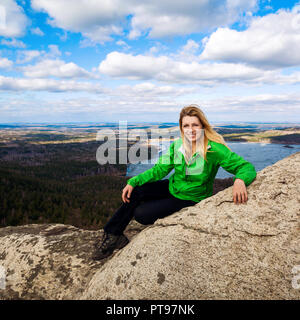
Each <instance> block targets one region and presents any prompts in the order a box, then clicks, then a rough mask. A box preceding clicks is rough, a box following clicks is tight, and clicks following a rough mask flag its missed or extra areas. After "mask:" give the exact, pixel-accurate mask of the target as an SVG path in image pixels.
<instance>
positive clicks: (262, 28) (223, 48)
mask: <svg viewBox="0 0 300 320" xmlns="http://www.w3.org/2000/svg"><path fill="white" fill-rule="evenodd" d="M299 52H300V5H299V6H295V7H294V8H293V9H292V10H291V11H289V10H283V9H281V10H279V11H278V12H277V13H274V14H273V13H272V14H268V15H266V16H263V17H254V18H253V19H252V21H251V24H250V26H249V28H248V29H247V30H245V31H236V30H232V29H229V28H220V29H218V30H217V31H216V32H214V33H213V34H212V35H211V36H210V37H209V39H206V44H205V49H204V51H203V53H202V54H201V59H205V60H218V61H223V62H235V63H247V64H249V65H254V66H258V67H260V68H282V67H289V66H297V65H300V55H299Z"/></svg>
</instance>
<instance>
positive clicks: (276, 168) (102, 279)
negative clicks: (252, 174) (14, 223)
mask: <svg viewBox="0 0 300 320" xmlns="http://www.w3.org/2000/svg"><path fill="white" fill-rule="evenodd" d="M299 189H300V152H298V153H295V154H293V155H291V156H289V157H287V158H285V159H283V160H281V161H278V162H277V163H275V164H274V165H272V166H269V167H267V168H265V169H264V170H262V171H260V172H259V173H258V175H257V178H256V180H254V182H253V183H252V184H251V185H250V186H249V187H247V191H248V202H247V203H246V204H240V205H235V204H234V203H233V201H232V187H229V188H227V189H225V190H223V191H221V192H219V193H217V194H215V195H214V196H212V197H210V198H208V199H205V200H203V201H201V202H199V203H198V204H196V205H195V206H193V207H188V208H184V209H182V210H180V211H179V212H177V213H174V214H173V215H171V216H169V217H166V218H164V219H159V220H157V221H156V222H155V224H153V225H150V226H147V227H145V226H141V225H140V224H139V223H137V222H135V221H132V222H131V223H130V224H129V226H128V228H127V229H126V232H125V233H126V235H127V236H129V238H130V240H131V241H130V243H129V244H128V245H127V246H126V247H124V248H123V249H122V250H119V251H115V253H114V255H113V256H111V257H109V258H107V259H106V260H103V261H100V262H95V261H93V260H92V258H91V257H92V254H93V250H94V243H95V242H96V240H97V239H98V238H99V237H100V236H101V234H102V230H99V231H87V230H80V229H77V228H75V227H72V226H66V225H59V224H51V225H26V226H20V227H7V228H2V229H0V266H1V265H2V266H4V268H5V269H6V288H5V290H4V289H2V290H1V288H0V298H2V299H155V300H161V299H175V300H176V299H295V300H298V299H300V289H299V288H298V284H299V286H300V281H299V279H298V278H299V275H300V272H299V274H295V272H297V270H300V236H299V235H300V224H299V221H300V219H299V218H300V195H299ZM293 272H294V273H293ZM297 281H298V282H297Z"/></svg>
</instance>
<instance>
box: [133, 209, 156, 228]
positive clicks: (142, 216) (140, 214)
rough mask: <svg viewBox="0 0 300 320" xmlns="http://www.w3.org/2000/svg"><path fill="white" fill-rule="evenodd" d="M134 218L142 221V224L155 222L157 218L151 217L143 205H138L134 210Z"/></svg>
mask: <svg viewBox="0 0 300 320" xmlns="http://www.w3.org/2000/svg"><path fill="white" fill-rule="evenodd" d="M134 219H135V220H136V221H137V222H139V223H141V224H144V225H146V224H153V223H154V222H155V220H154V221H153V218H152V217H149V215H148V214H147V211H146V210H144V209H143V207H142V206H139V207H136V208H135V210H134Z"/></svg>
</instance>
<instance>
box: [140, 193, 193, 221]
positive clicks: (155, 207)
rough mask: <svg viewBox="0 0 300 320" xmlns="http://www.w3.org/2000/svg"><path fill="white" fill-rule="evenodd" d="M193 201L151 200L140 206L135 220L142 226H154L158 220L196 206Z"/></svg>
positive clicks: (176, 199)
mask: <svg viewBox="0 0 300 320" xmlns="http://www.w3.org/2000/svg"><path fill="white" fill-rule="evenodd" d="M195 204H196V202H194V201H192V200H181V199H178V198H175V197H173V196H172V197H171V198H166V199H159V200H150V201H147V202H144V203H142V204H140V205H139V206H138V207H136V208H135V210H134V218H135V220H136V221H137V222H139V223H141V224H153V223H154V222H155V221H156V220H157V219H162V218H164V217H166V216H169V215H170V214H172V213H174V212H177V211H179V210H180V209H182V208H185V207H189V206H193V205H195Z"/></svg>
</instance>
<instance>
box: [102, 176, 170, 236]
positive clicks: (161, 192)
mask: <svg viewBox="0 0 300 320" xmlns="http://www.w3.org/2000/svg"><path fill="white" fill-rule="evenodd" d="M170 197H173V196H172V195H171V194H170V192H169V180H168V179H165V180H159V181H155V182H149V183H145V184H144V185H142V186H136V187H135V188H134V189H133V190H132V193H131V196H130V202H129V203H123V204H122V205H121V207H120V208H119V209H118V210H117V211H116V212H115V213H114V215H113V216H112V217H111V218H110V220H109V221H108V222H107V223H106V225H105V226H104V231H105V232H107V233H112V234H115V235H121V234H123V231H124V230H125V228H126V226H127V225H128V223H129V222H130V220H131V219H132V217H133V212H134V210H135V208H136V207H137V206H138V205H140V204H141V202H142V201H147V200H153V199H164V198H170Z"/></svg>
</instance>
